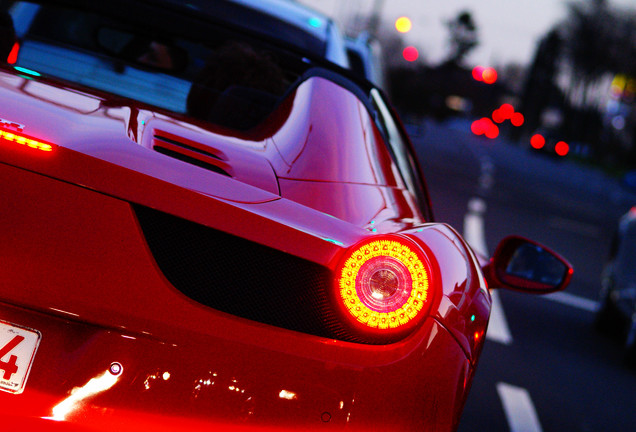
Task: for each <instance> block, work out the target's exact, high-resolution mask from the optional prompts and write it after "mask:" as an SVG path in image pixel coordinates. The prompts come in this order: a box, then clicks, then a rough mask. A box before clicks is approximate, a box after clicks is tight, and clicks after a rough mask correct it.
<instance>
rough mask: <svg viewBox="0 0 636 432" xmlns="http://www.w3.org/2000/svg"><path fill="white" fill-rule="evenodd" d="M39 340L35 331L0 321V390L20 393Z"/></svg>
mask: <svg viewBox="0 0 636 432" xmlns="http://www.w3.org/2000/svg"><path fill="white" fill-rule="evenodd" d="M41 338H42V335H41V334H40V332H39V331H37V330H33V329H28V328H25V327H21V326H17V325H15V324H10V323H7V322H4V321H0V390H3V391H7V392H10V393H15V394H18V393H22V391H23V390H24V386H25V385H26V381H27V378H28V377H29V371H30V370H31V365H32V364H33V359H34V358H35V352H36V351H37V349H38V345H40V339H41Z"/></svg>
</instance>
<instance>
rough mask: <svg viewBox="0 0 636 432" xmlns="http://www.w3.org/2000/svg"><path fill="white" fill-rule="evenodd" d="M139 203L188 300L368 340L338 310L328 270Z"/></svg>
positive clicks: (155, 248) (149, 237) (157, 250)
mask: <svg viewBox="0 0 636 432" xmlns="http://www.w3.org/2000/svg"><path fill="white" fill-rule="evenodd" d="M133 208H134V210H135V213H136V214H137V218H138V220H139V223H140V225H141V227H142V230H143V232H144V235H145V237H146V241H147V243H148V246H149V248H150V250H151V251H152V254H153V256H154V258H155V261H156V262H157V264H158V266H159V268H160V269H161V271H162V272H163V273H164V275H165V276H166V278H167V279H168V280H169V281H170V283H172V284H173V285H174V286H175V287H176V288H177V289H178V290H179V291H181V292H182V293H183V294H185V295H186V296H188V297H189V298H191V299H193V300H195V301H197V302H199V303H202V304H204V305H206V306H209V307H211V308H214V309H216V310H219V311H222V312H226V313H229V314H232V315H235V316H239V317H242V318H247V319H250V320H254V321H258V322H261V323H264V324H270V325H273V326H277V327H281V328H285V329H289V330H295V331H299V332H302V333H307V334H312V335H316V336H322V337H327V338H330V339H339V340H345V341H352V342H362V343H365V342H366V343H368V341H364V340H359V339H358V337H357V336H356V335H354V334H352V333H351V332H350V331H348V330H346V329H345V328H344V327H343V326H342V324H341V322H340V320H339V319H338V318H337V316H336V314H335V313H334V312H333V309H332V307H331V305H330V301H329V291H328V290H329V289H331V284H332V279H333V275H332V272H331V271H330V270H329V269H327V268H325V267H322V266H320V265H318V264H316V263H313V262H310V261H307V260H304V259H301V258H298V257H296V256H294V255H290V254H287V253H285V252H282V251H279V250H277V249H273V248H270V247H267V246H263V245H260V244H257V243H254V242H251V241H248V240H245V239H243V238H240V237H237V236H233V235H230V234H227V233H224V232H221V231H218V230H215V229H211V228H209V227H206V226H203V225H199V224H197V223H194V222H191V221H188V220H185V219H181V218H178V217H175V216H172V215H168V214H166V213H162V212H159V211H157V210H153V209H150V208H147V207H142V206H134V207H133Z"/></svg>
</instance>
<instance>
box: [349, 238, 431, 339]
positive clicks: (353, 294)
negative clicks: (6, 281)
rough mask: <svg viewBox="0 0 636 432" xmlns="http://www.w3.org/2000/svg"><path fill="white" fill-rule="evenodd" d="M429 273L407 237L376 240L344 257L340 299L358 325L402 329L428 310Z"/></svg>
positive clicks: (424, 261) (423, 260) (423, 259)
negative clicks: (405, 238)
mask: <svg viewBox="0 0 636 432" xmlns="http://www.w3.org/2000/svg"><path fill="white" fill-rule="evenodd" d="M429 274H430V271H429V268H428V265H427V264H426V260H425V258H424V257H423V255H422V254H421V252H420V251H419V250H418V248H417V246H415V245H413V244H411V243H410V242H408V241H406V240H404V239H386V238H385V239H374V240H371V241H367V242H365V243H363V244H361V245H357V246H356V247H355V248H354V249H352V252H350V253H348V254H347V255H346V256H345V258H344V260H343V264H342V265H341V266H340V268H339V271H338V284H337V285H338V286H337V290H338V300H339V301H340V303H341V305H342V306H344V309H345V310H346V313H347V314H348V315H349V316H350V317H352V318H353V319H354V320H355V322H356V323H357V324H359V325H363V326H365V327H366V328H371V329H378V330H383V331H386V330H391V329H398V328H403V327H405V326H406V325H407V324H411V323H413V322H414V320H415V318H416V317H418V316H419V315H420V314H421V313H422V311H423V310H424V309H425V306H426V304H427V300H428V299H429V293H428V288H429Z"/></svg>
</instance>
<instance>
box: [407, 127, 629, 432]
mask: <svg viewBox="0 0 636 432" xmlns="http://www.w3.org/2000/svg"><path fill="white" fill-rule="evenodd" d="M407 128H408V130H409V133H410V134H411V138H412V139H413V142H414V145H415V147H416V150H417V152H418V156H419V158H420V162H421V164H422V168H423V171H424V175H425V177H426V179H427V182H428V186H429V191H430V194H431V198H432V201H433V207H434V212H435V216H436V219H437V221H440V222H447V223H449V224H450V225H452V226H454V227H455V228H457V229H458V230H459V231H460V232H464V236H465V237H467V238H470V239H474V238H475V233H470V232H466V231H467V230H468V229H469V227H468V225H465V224H466V218H467V215H470V214H472V215H475V214H477V216H478V220H479V221H480V223H481V229H482V231H483V232H481V233H480V234H478V236H480V237H481V243H482V244H481V246H479V245H478V246H477V247H481V248H485V249H487V252H489V253H492V252H493V251H494V249H495V247H496V245H497V243H498V242H499V241H500V240H501V239H502V238H503V237H505V236H506V235H510V234H519V235H524V236H527V237H529V238H532V239H535V240H537V241H540V242H542V243H543V244H545V245H547V246H548V247H550V248H553V249H554V250H556V251H558V252H560V253H561V254H562V255H564V256H565V257H566V258H567V259H568V260H569V261H570V262H571V263H572V264H573V266H574V269H575V273H574V277H573V279H572V282H571V284H570V286H569V287H568V288H567V289H566V291H565V294H563V295H560V296H547V297H546V296H533V295H528V294H521V293H516V292H511V291H506V290H495V291H496V292H497V294H496V295H497V297H498V301H499V304H500V306H501V307H500V308H498V310H499V312H498V317H497V321H498V322H497V323H496V324H495V323H493V319H492V318H491V323H490V327H489V330H488V334H489V337H488V338H487V340H486V345H485V348H484V351H483V354H482V358H481V361H480V364H479V367H478V370H477V374H476V377H475V380H474V382H473V388H472V391H471V394H470V396H469V398H468V402H467V404H466V408H465V411H464V414H463V417H462V421H461V425H460V428H459V431H460V432H471V431H473V432H474V431H490V432H499V431H501V432H504V431H511V432H521V431H523V432H541V431H543V432H557V431H558V432H563V431H567V432H578V431H581V432H597V431H598V432H611V431H633V430H636V426H635V425H636V371H634V370H629V369H627V368H626V367H625V366H624V365H623V362H622V351H621V347H620V344H619V343H617V342H616V341H613V340H611V339H609V338H607V337H606V336H604V335H601V334H599V333H597V332H596V331H595V330H594V327H593V319H594V308H595V307H596V302H597V300H598V289H599V283H600V274H601V271H602V268H603V264H604V262H605V259H606V256H607V252H608V250H609V244H610V240H611V236H612V234H613V232H614V229H615V226H616V221H617V220H618V217H619V216H620V215H621V214H622V213H624V212H625V211H627V210H628V209H629V208H630V207H631V206H632V205H634V204H636V194H635V193H632V192H630V191H628V190H626V189H624V188H623V187H622V186H621V185H620V183H619V182H618V181H617V180H616V179H613V178H611V177H608V176H606V175H604V174H603V173H602V172H600V171H599V170H595V169H592V168H589V167H583V166H581V165H580V164H576V163H574V162H571V161H569V160H563V159H556V158H551V157H547V156H545V155H537V154H536V153H531V152H530V151H529V150H528V149H527V148H524V147H522V146H520V145H518V144H517V145H514V144H511V143H507V142H505V141H504V140H501V139H498V140H488V139H486V138H481V137H476V136H474V135H472V133H470V130H469V124H468V123H466V122H461V121H454V122H447V123H445V124H443V125H441V124H436V123H433V122H426V123H425V124H424V127H421V126H420V125H418V126H415V125H409V126H408V127H407ZM475 202H478V205H477V206H475ZM469 210H471V211H469ZM478 240H479V239H478ZM474 241H475V242H477V240H474ZM500 321H502V322H500ZM501 324H503V327H502V326H501ZM502 331H503V334H504V335H505V337H503V338H502V337H498V335H501V332H502Z"/></svg>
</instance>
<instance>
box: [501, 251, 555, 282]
mask: <svg viewBox="0 0 636 432" xmlns="http://www.w3.org/2000/svg"><path fill="white" fill-rule="evenodd" d="M505 273H506V274H507V275H509V276H514V277H518V278H522V279H526V280H528V281H532V282H536V283H540V284H545V285H548V286H557V285H559V284H561V283H562V282H563V280H564V278H565V276H566V273H567V267H566V265H565V264H564V263H563V262H562V261H561V260H559V259H558V258H557V257H555V256H554V255H553V254H551V253H550V252H548V251H546V250H545V249H543V248H542V247H540V246H538V245H534V244H531V243H522V244H520V245H519V247H517V249H516V250H515V251H514V253H513V254H512V256H511V257H510V261H508V264H507V266H506V268H505Z"/></svg>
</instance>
